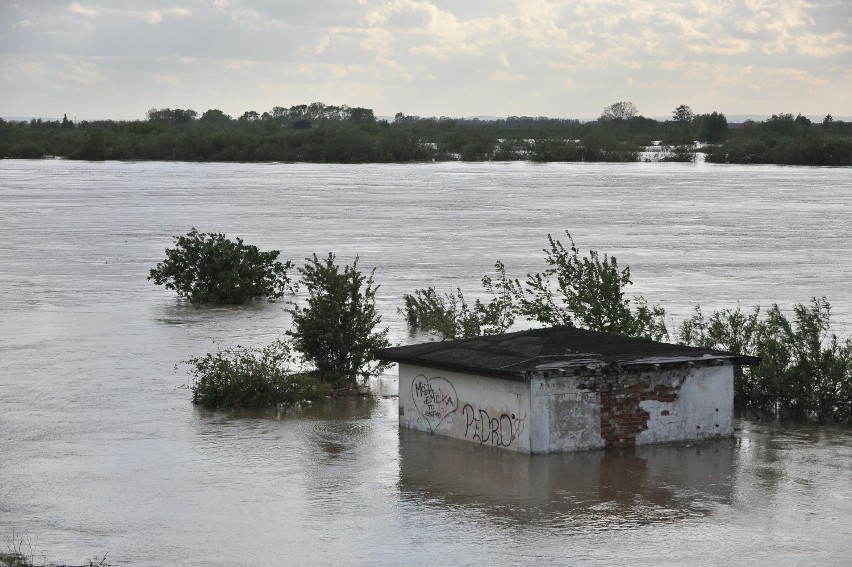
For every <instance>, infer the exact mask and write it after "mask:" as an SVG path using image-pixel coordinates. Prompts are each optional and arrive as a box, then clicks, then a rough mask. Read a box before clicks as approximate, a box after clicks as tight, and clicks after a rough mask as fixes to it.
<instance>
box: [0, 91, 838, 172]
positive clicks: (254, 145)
mask: <svg viewBox="0 0 852 567" xmlns="http://www.w3.org/2000/svg"><path fill="white" fill-rule="evenodd" d="M691 113H692V110H691V109H690V108H689V107H688V106H686V105H680V106H678V107H677V108H676V109H675V110H674V112H673V119H672V120H662V121H658V120H654V119H651V118H645V117H643V116H639V115H638V113H637V112H636V107H635V105H633V104H632V103H629V102H626V101H625V102H619V103H615V104H613V105H610V106H609V107H607V109H605V111H604V114H603V115H602V117H601V119H600V120H596V121H593V122H586V123H581V122H580V121H579V120H574V119H556V118H546V117H541V116H539V117H530V116H510V117H508V118H505V119H503V118H501V119H497V120H481V119H478V118H448V117H440V118H435V117H427V118H422V117H419V116H405V115H404V114H402V113H398V114H397V116H396V117H395V118H394V120H393V121H392V122H390V123H389V122H387V121H385V120H377V119H376V118H375V115H374V114H373V111H372V110H371V109H368V108H361V107H349V106H347V105H341V106H334V105H326V104H324V103H321V102H314V103H311V104H309V105H306V104H300V105H296V106H293V107H290V108H285V107H280V106H275V107H273V108H272V109H271V110H270V111H266V112H262V113H259V112H258V111H255V110H248V111H246V112H244V113H243V114H242V115H240V116H239V117H237V118H232V117H231V116H228V115H227V114H225V113H224V112H222V111H221V110H218V109H211V110H208V111H206V112H204V113H203V114H201V116H200V117H199V114H198V113H197V112H195V111H194V110H191V109H170V108H162V109H156V108H152V109H151V110H150V111H148V114H147V117H146V120H141V121H140V120H137V121H111V120H104V121H93V122H86V121H81V122H78V123H74V122H72V121H70V120H66V119H63V120H62V121H59V120H55V121H45V120H41V119H34V120H31V121H29V122H3V123H2V124H0V157H12V158H33V159H37V158H42V157H44V156H60V157H67V158H72V159H92V160H102V159H107V160H117V159H120V160H137V159H142V160H182V161H239V162H258V161H275V162H312V163H366V162H372V163H387V162H421V161H423V162H430V161H450V160H466V161H489V160H495V161H505V160H530V161H540V162H554V161H559V162H562V161H564V162H574V161H586V162H600V161H607V162H612V161H636V160H637V159H638V151H639V147H641V146H647V145H650V144H651V143H652V141H661V142H663V143H665V144H667V145H671V146H680V145H684V144H689V143H692V142H693V141H694V140H696V139H698V140H700V141H702V142H708V143H710V144H719V146H718V147H715V148H711V149H710V150H709V151H710V155H708V161H714V162H731V163H782V164H802V165H850V164H852V142H850V139H852V123H847V122H843V121H838V120H834V119H833V118H831V116H830V115H828V116H827V117H826V120H823V122H821V123H819V124H815V125H812V124H811V123H810V120H809V119H807V118H806V117H804V116H802V115H798V116H795V117H794V116H793V115H792V114H785V113H782V114H776V115H773V116H772V117H771V118H770V119H768V120H766V121H765V122H763V123H760V124H756V123H753V124H752V126H753V127H750V128H749V127H743V128H738V129H735V130H729V125H728V122H727V119H726V117H725V115H724V114H722V113H720V112H715V111H714V112H712V113H710V114H702V115H697V116H692V114H691ZM691 116H692V118H691V119H690V117H691ZM755 138H758V141H757V143H753V142H754V139H755ZM578 140H582V143H579V142H578ZM743 140H748V143H747V144H746V145H745V146H742V145H738V144H741V143H743ZM683 157H685V156H679V158H681V159H682V158H683Z"/></svg>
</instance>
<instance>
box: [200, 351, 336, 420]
mask: <svg viewBox="0 0 852 567" xmlns="http://www.w3.org/2000/svg"><path fill="white" fill-rule="evenodd" d="M186 362H187V364H190V365H191V366H192V369H191V370H190V374H192V375H193V377H194V380H193V383H192V386H191V388H192V402H193V403H196V404H199V405H202V406H204V407H207V408H238V407H239V408H262V407H275V406H280V405H288V404H295V403H299V402H303V401H316V400H320V399H322V398H325V397H327V396H328V395H330V394H331V387H330V386H329V385H328V384H325V383H323V382H321V381H319V380H318V379H317V378H316V377H314V376H312V375H310V374H306V373H304V372H295V371H293V370H292V367H293V366H294V365H295V364H294V363H295V361H294V357H293V356H292V354H291V351H290V347H289V345H288V344H287V343H285V342H283V341H280V340H278V341H275V342H274V343H272V344H270V345H268V346H266V347H264V348H254V349H252V348H246V347H242V346H238V347H236V348H231V349H226V350H220V351H217V352H216V353H215V354H211V353H207V354H206V355H205V356H202V357H193V358H190V359H189V360H187V361H186Z"/></svg>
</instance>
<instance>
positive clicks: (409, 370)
mask: <svg viewBox="0 0 852 567" xmlns="http://www.w3.org/2000/svg"><path fill="white" fill-rule="evenodd" d="M375 354H376V356H377V357H378V358H380V359H383V360H388V361H392V362H397V363H399V424H400V426H402V427H409V428H412V429H419V430H421V431H427V432H431V433H435V434H440V435H447V436H450V437H456V438H459V439H466V440H468V441H472V442H474V443H480V444H483V445H489V446H494V447H504V448H506V449H510V450H514V451H520V452H525V453H551V452H559V451H574V450H581V449H597V448H604V447H630V446H634V445H646V444H651V443H667V442H675V441H698V440H704V439H712V438H719V437H729V436H731V435H733V431H734V423H733V422H734V409H733V377H734V373H733V371H734V367H735V366H736V365H756V364H758V363H759V359H757V358H755V357H750V356H740V355H735V354H731V353H728V352H722V351H716V350H710V349H703V348H695V347H688V346H682V345H672V344H667V343H660V342H657V341H651V340H647V339H635V338H629V337H622V336H619V335H611V334H607V333H598V332H594V331H587V330H584V329H574V328H568V327H555V328H548V329H533V330H529V331H520V332H517V333H508V334H504V335H493V336H486V337H476V338H472V339H461V340H455V341H444V342H430V343H422V344H417V345H411V346H404V347H394V348H386V349H380V350H377V351H376V353H375Z"/></svg>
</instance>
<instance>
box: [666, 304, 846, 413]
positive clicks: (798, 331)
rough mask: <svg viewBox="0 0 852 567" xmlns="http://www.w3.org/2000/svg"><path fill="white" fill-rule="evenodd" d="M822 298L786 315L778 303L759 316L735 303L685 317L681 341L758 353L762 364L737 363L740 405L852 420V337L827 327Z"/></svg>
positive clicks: (828, 318) (827, 314) (828, 321)
mask: <svg viewBox="0 0 852 567" xmlns="http://www.w3.org/2000/svg"><path fill="white" fill-rule="evenodd" d="M830 327H831V305H830V304H829V303H828V301H827V300H826V298H824V297H823V298H821V299H818V298H816V297H815V298H813V299H811V303H810V306H808V305H803V304H797V305H795V306H794V308H793V318H792V320H790V319H788V318H787V316H786V315H784V314H783V313H782V312H781V310H780V309H779V308H778V305H777V304H776V305H773V306H772V307H771V308H770V309H769V310H767V311H766V313H765V315H763V317H761V310H760V308H759V307H756V308H754V309H753V310H752V311H751V312H750V313H743V312H742V311H741V310H740V309H739V308H737V309H726V310H723V311H716V312H714V313H713V315H711V316H710V317H709V319H708V318H706V317H705V316H704V315H703V313H702V312H701V310H700V309H698V308H696V310H695V314H694V315H693V316H692V317H691V318H690V319H688V320H686V321H684V322H683V324H682V325H681V328H680V341H681V342H683V343H685V344H690V345H695V346H701V347H706V348H717V349H723V350H727V351H729V352H733V353H735V354H746V355H751V356H759V357H760V358H761V363H760V366H757V367H750V368H738V369H737V370H736V373H735V375H734V399H735V401H736V402H737V403H738V404H739V405H740V406H741V407H748V408H751V409H753V410H755V411H760V412H766V413H769V414H772V415H777V416H779V417H788V418H798V419H803V418H807V419H812V420H815V421H834V422H845V423H852V339H847V340H846V341H840V340H839V339H838V338H837V335H835V334H834V333H832V332H831V330H830Z"/></svg>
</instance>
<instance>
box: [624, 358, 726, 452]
mask: <svg viewBox="0 0 852 567" xmlns="http://www.w3.org/2000/svg"><path fill="white" fill-rule="evenodd" d="M657 374H658V375H659V374H661V373H657ZM643 377H644V378H646V379H648V380H651V381H654V380H655V379H657V378H656V377H655V376H654V375H644V376H643ZM670 379H671V381H672V382H673V381H674V380H677V377H676V375H673V376H671V377H670ZM681 379H682V380H683V382H682V384H681V386H680V393H679V395H678V397H677V399H676V400H675V401H673V402H669V403H666V402H658V401H653V400H646V401H643V402H640V404H639V407H641V408H642V409H643V410H645V411H647V412H648V414H649V418H648V429H647V430H646V431H643V432H642V433H640V434H639V436H638V437H637V438H636V444H637V445H647V444H651V443H666V442H671V441H691V440H701V439H712V438H716V437H730V436H732V435H733V434H734V367H733V366H710V367H703V368H697V369H693V370H691V371H688V372H687V371H684V372H683V376H682V377H681ZM672 385H673V384H672Z"/></svg>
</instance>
